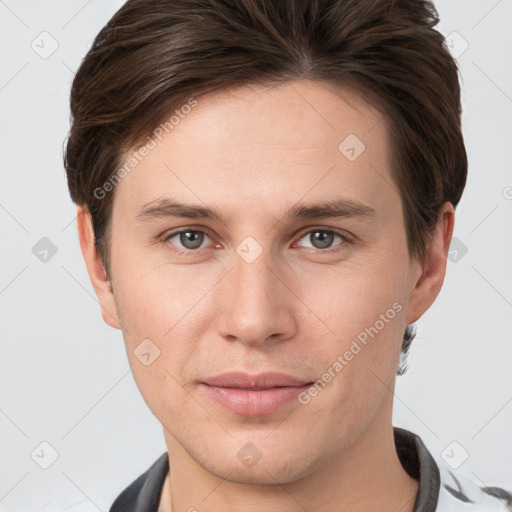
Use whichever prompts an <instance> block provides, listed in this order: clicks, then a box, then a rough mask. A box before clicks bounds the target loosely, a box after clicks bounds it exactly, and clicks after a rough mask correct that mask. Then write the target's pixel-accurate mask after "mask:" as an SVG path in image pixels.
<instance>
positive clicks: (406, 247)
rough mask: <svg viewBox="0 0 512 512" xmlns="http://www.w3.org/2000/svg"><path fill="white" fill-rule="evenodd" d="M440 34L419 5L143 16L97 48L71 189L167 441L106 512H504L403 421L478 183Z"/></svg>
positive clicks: (223, 6) (83, 94)
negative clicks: (419, 347) (425, 325)
mask: <svg viewBox="0 0 512 512" xmlns="http://www.w3.org/2000/svg"><path fill="white" fill-rule="evenodd" d="M437 21H438V20H437V14H436V11H435V9H434V7H433V5H432V4H431V3H430V2H428V1H420V0H416V1H411V0H402V1H395V2H389V1H388V0H373V1H367V2H361V1H360V0H357V1H356V0H353V1H342V0H338V1H335V0H331V1H327V0H323V1H315V0H310V1H306V0H301V1H296V0H295V1H292V0H289V1H284V0H283V1H275V0H274V1H270V0H267V1H265V0H237V1H227V0H201V1H199V0H195V1H193V0H178V1H177V0H173V1H169V0H167V1H166V0H144V1H142V0H130V1H128V2H127V3H126V4H125V5H124V6H123V7H122V8H121V9H120V10H119V11H118V12H117V13H116V15H115V16H114V17H113V18H112V19H111V20H110V22H109V23H108V24H107V25H106V26H105V27H104V29H103V30H102V31H101V32H100V34H99V35H98V36H97V38H96V40H95V41H94V43H93V46H92V48H91V50H90V51H89V53H88V54H87V56H86V58H85V59H84V61H83V62H82V65H81V67H80V69H79V70H78V72H77V74H76V77H75V79H74V83H73V88H72V94H71V113H72V116H73V125H72V127H71V131H70V136H69V139H68V144H67V150H66V155H65V165H66V170H67V174H68V183H69V188H70V191H71V196H72V198H73V200H74V201H75V203H76V204H77V205H78V215H77V221H78V232H79V238H80V244H81V248H82V252H83V255H84V259H85V262H86V265H87V269H88V272H89V275H90V278H91V281H92V284H93V286H94V289H95V291H96V294H97V296H98V299H99V302H100V304H101V311H102V315H103V318H104V320H105V321H106V322H107V323H108V324H109V325H111V326H112V327H114V328H117V329H121V330H122V333H123V337H124V340H125V344H126V349H127V355H128V359H129V362H130V365H131V369H132V372H133V375H134V377H135V380H136V382H137V385H138V387H139V389H140V391H141V393H142V395H143V397H144V399H145V401H146V402H147V404H148V406H149V407H150V409H151V411H152V412H153V413H154V414H155V416H156V417H157V418H158V420H159V421H160V422H161V423H162V426H163V433H164V438H165V442H166V446H167V453H165V454H163V455H162V457H160V458H159V459H158V460H157V461H156V462H155V464H154V465H153V466H152V467H151V468H150V469H149V470H148V471H147V472H145V473H144V474H143V475H141V477H140V478H139V479H137V480H136V481H135V482H134V483H133V484H132V485H130V486H129V487H128V488H127V489H126V490H125V491H124V492H123V493H121V495H120V496H119V497H118V498H117V500H116V501H115V503H114V504H113V505H112V508H111V510H112V511H114V512H119V511H138V512H141V511H148V512H149V511H155V512H156V511H158V512H171V511H173V512H177V511H189V512H193V511H199V512H203V511H205V512H206V511H223V512H224V511H227V512H229V511H234V510H244V511H254V510H258V511H276V510H279V511H284V512H288V511H290V512H291V511H300V510H307V511H310V512H316V511H320V510H322V511H323V510H332V511H334V510H336V511H337V510H340V511H341V510H354V511H361V512H364V511H370V510H380V511H398V510H400V511H403V512H411V511H415V512H417V511H423V512H431V511H435V510H440V511H448V510H457V511H463V510H466V508H467V509H468V510H507V508H506V507H507V500H509V501H510V498H511V497H510V494H508V493H507V492H506V491H504V490H502V489H496V488H486V489H480V488H479V487H478V486H476V485H475V484H473V483H472V482H470V481H462V480H461V479H460V478H458V477H456V476H455V475H452V474H448V473H447V474H444V473H443V471H441V472H440V468H439V466H438V464H437V463H436V461H435V460H434V459H433V458H432V456H431V455H430V453H429V452H428V450H427V449H426V447H425V445H424V444H423V443H422V441H421V439H420V438H419V437H418V436H416V435H414V434H413V433H411V432H408V431H406V430H404V429H399V428H394V427H393V425H392V422H391V413H392V405H393V390H394V385H395V378H396V374H397V373H398V374H400V373H403V372H404V371H405V355H406V353H407V350H408V348H409V346H410V343H411V341H412V339H413V337H414V331H413V327H412V326H413V324H414V323H415V322H416V321H417V320H418V319H419V318H420V317H421V316H422V315H423V313H424V312H425V311H426V310H427V309H428V308H429V307H430V305H431V304H432V303H433V301H434V300H435V298H436V297H437V295H438V293H439V291H440V289H441V286H442V283H443V279H444V275H445V270H446V261H447V254H448V248H449V244H450V240H451V237H452V233H453V226H454V214H455V207H456V206H457V203H458V202H459V200H460V197H461V194H462V191H463V189H464V185H465V181H466V173H467V158H466V152H465V148H464V142H463V137H462V134H461V129H460V110H461V109H460V88H459V83H458V77H457V68H456V65H455V63H454V61H453V59H452V58H451V56H450V54H449V53H448V52H447V51H446V50H445V48H444V46H443V38H442V36H441V35H440V34H439V33H438V32H437V31H435V30H434V29H433V26H435V24H436V23H437ZM441 469H443V468H441ZM441 473H443V474H441Z"/></svg>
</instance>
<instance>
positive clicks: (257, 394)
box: [201, 384, 311, 416]
mask: <svg viewBox="0 0 512 512" xmlns="http://www.w3.org/2000/svg"><path fill="white" fill-rule="evenodd" d="M310 385H311V384H306V385H305V386H289V387H282V388H269V389H264V390H261V391H252V390H248V389H240V388H222V387H217V386H209V385H207V384H201V386H202V387H203V389H204V390H205V391H206V393H207V394H208V396H209V397H210V398H213V399H214V400H215V401H217V402H218V403H219V404H221V405H222V406H224V407H225V408H226V409H229V410H230V411H231V412H234V413H236V414H243V415H245V416H261V415H264V414H272V413H273V412H277V411H278V410H279V409H281V407H283V406H284V405H286V404H287V403H289V402H291V401H292V400H294V399H297V397H298V396H299V395H300V394H301V393H302V392H303V391H306V390H307V389H308V388H309V387H310Z"/></svg>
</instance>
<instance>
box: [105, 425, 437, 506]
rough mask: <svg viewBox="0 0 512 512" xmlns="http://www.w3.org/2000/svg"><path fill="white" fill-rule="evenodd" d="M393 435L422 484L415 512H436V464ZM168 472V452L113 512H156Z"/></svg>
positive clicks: (411, 439) (398, 432) (408, 439)
mask: <svg viewBox="0 0 512 512" xmlns="http://www.w3.org/2000/svg"><path fill="white" fill-rule="evenodd" d="M393 433H394V437H395V446H396V451H397V454H398V458H399V459H400V462H401V463H402V466H403V467H404V469H405V471H407V473H408V474H409V475H410V476H411V477H412V478H415V479H416V480H419V483H420V485H419V491H418V495H417V497H416V501H415V503H414V512H435V510H436V507H437V500H438V497H439V486H440V477H439V469H438V467H437V464H436V462H435V461H434V459H433V457H432V455H431V454H430V452H429V451H428V450H427V448H426V446H425V445H424V444H423V441H422V440H421V438H420V437H419V436H417V435H416V434H413V433H412V432H409V431H408V430H405V429H403V428H400V427H393ZM168 472H169V458H168V457H167V452H166V453H163V454H162V455H161V456H160V457H159V458H158V459H157V460H156V461H155V462H154V463H153V465H152V466H151V467H150V468H149V469H148V470H147V471H146V472H145V473H143V474H142V475H140V476H139V477H138V478H137V479H136V480H135V481H134V482H132V483H131V484H130V485H129V486H128V487H127V488H126V489H125V490H124V491H123V492H122V493H121V494H120V495H119V496H118V497H117V499H116V500H115V501H114V503H113V505H112V507H111V508H110V512H157V511H158V504H159V503H160V494H161V492H162V487H163V485H164V481H165V477H166V476H167V473H168Z"/></svg>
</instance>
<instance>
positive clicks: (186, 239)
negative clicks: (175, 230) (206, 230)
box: [180, 231, 204, 249]
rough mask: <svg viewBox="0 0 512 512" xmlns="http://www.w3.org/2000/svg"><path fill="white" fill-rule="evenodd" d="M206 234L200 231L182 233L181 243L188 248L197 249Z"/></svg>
mask: <svg viewBox="0 0 512 512" xmlns="http://www.w3.org/2000/svg"><path fill="white" fill-rule="evenodd" d="M203 239H204V234H203V233H201V232H199V231H184V232H183V233H180V243H181V244H182V245H183V247H185V248H187V249H197V248H198V247H200V246H201V244H202V243H203Z"/></svg>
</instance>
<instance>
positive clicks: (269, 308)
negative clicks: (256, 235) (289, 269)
mask: <svg viewBox="0 0 512 512" xmlns="http://www.w3.org/2000/svg"><path fill="white" fill-rule="evenodd" d="M279 268H280V267H279V266H278V265H276V262H275V261H272V255H271V254H269V253H268V252H265V251H264V252H263V253H262V254H261V255H260V256H259V257H258V258H257V259H256V260H254V261H252V262H248V261H246V260H244V259H243V258H242V257H240V256H239V255H238V254H237V253H234V254H233V259H232V268H231V271H230V272H228V274H227V275H226V277H225V278H224V279H223V280H222V281H221V283H219V286H218V287H217V288H216V290H215V292H216V294H217V296H216V297H215V301H217V304H218V307H219V316H218V322H217V328H218V331H219V333H220V335H221V336H223V337H224V338H225V339H228V340H230V341H239V342H242V343H244V344H246V345H251V346H255V345H263V344H266V343H270V342H277V341H284V340H286V339H289V338H291V337H293V336H294V334H295V333H296V329H297V321H296V319H297V317H296V313H297V310H298V303H299V301H298V299H297V297H296V296H295V295H294V294H293V292H292V291H291V286H290V285H289V284H288V283H287V282H286V281H287V280H290V279H289V276H288V279H287V277H286V274H287V273H286V272H285V271H284V270H283V269H282V268H281V270H279ZM271 340H272V341H271Z"/></svg>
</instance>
